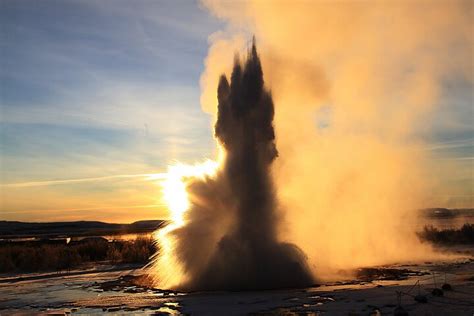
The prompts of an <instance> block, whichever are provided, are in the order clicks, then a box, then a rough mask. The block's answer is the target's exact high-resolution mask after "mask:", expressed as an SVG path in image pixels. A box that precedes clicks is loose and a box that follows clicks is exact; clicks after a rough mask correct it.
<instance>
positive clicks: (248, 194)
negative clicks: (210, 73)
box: [171, 43, 312, 290]
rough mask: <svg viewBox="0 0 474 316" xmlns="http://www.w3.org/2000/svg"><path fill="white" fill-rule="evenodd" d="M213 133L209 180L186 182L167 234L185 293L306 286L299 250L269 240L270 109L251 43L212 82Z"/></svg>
mask: <svg viewBox="0 0 474 316" xmlns="http://www.w3.org/2000/svg"><path fill="white" fill-rule="evenodd" d="M217 96H218V103H219V104H218V118H217V123H216V125H215V134H216V137H217V139H218V140H219V141H220V143H221V144H222V146H223V147H224V149H225V152H226V158H225V161H224V164H223V166H222V168H221V170H220V171H219V172H218V173H217V175H215V176H214V177H212V178H207V179H204V180H196V179H194V180H192V181H191V183H190V184H189V186H188V194H189V196H190V202H191V207H190V209H189V210H188V211H187V212H186V215H185V216H186V217H185V222H186V224H185V225H184V226H182V227H181V228H179V229H176V230H174V231H172V232H171V233H172V234H173V236H174V240H175V241H176V245H175V247H176V248H175V250H176V253H177V257H178V261H179V262H180V264H181V265H182V266H183V270H184V274H185V275H186V276H187V279H186V281H185V282H184V284H180V285H179V286H180V287H181V288H184V289H187V290H247V289H268V288H281V287H298V286H308V285H310V284H312V276H311V273H310V271H309V269H308V267H307V265H306V258H305V256H304V254H303V253H302V252H301V250H299V248H297V247H296V246H295V245H292V244H288V243H280V242H279V241H278V240H277V220H278V205H277V202H276V198H275V191H274V187H273V183H272V179H271V176H270V166H271V164H272V162H273V161H274V160H275V158H276V157H277V150H276V146H275V142H274V141H275V133H274V129H273V125H272V124H273V115H274V107H273V101H272V97H271V95H270V93H269V92H268V91H266V90H265V89H264V82H263V73H262V66H261V63H260V59H259V56H258V55H257V50H256V47H255V43H253V45H252V48H251V50H250V51H249V52H248V56H247V58H246V60H245V62H244V64H243V65H241V63H240V61H239V58H238V57H236V58H235V62H234V67H233V70H232V75H231V78H230V83H229V81H228V80H227V78H226V76H225V75H222V76H221V77H220V80H219V85H218V93H217Z"/></svg>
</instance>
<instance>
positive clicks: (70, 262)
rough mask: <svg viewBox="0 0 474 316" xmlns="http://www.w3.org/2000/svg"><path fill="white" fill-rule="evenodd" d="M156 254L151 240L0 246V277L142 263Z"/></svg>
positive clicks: (100, 240) (141, 238) (87, 240)
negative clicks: (93, 265) (94, 264)
mask: <svg viewBox="0 0 474 316" xmlns="http://www.w3.org/2000/svg"><path fill="white" fill-rule="evenodd" d="M155 251H156V248H155V244H154V241H153V239H152V238H143V237H139V238H137V239H135V240H133V241H121V240H119V241H113V242H108V241H107V240H105V239H101V238H94V239H86V240H85V241H83V242H73V243H69V244H47V243H41V242H30V243H22V244H20V243H7V244H4V245H0V273H10V272H37V271H59V270H70V269H73V268H78V267H80V266H81V265H83V264H85V263H91V262H98V261H108V262H110V263H146V262H148V259H149V258H150V256H151V255H152V254H154V253H155Z"/></svg>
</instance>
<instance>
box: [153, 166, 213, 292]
mask: <svg viewBox="0 0 474 316" xmlns="http://www.w3.org/2000/svg"><path fill="white" fill-rule="evenodd" d="M218 167H219V162H217V161H213V160H210V159H207V160H206V161H204V162H203V163H200V164H195V165H185V164H182V163H178V164H176V165H172V166H169V167H168V172H167V173H165V174H156V175H150V177H149V179H150V180H159V181H160V182H159V183H160V185H161V187H162V194H163V195H162V198H163V202H164V203H165V204H166V206H167V208H168V211H169V221H170V223H169V224H168V225H167V226H166V227H164V228H162V229H160V230H158V231H157V232H155V234H154V238H155V240H156V242H157V244H158V245H159V247H160V252H159V254H158V255H157V257H155V258H154V261H155V265H157V266H158V267H159V269H158V271H155V273H154V274H153V275H154V276H155V282H156V283H157V284H158V286H159V287H162V288H170V287H173V286H176V285H179V284H181V283H182V282H183V281H184V278H185V275H184V273H183V271H182V268H181V264H180V261H179V260H178V258H176V256H175V252H174V251H173V250H174V246H175V240H174V237H173V235H172V234H171V232H172V231H174V230H176V229H178V228H180V227H182V226H184V224H185V219H184V214H185V213H186V211H187V210H188V209H189V206H190V202H189V197H188V192H187V190H186V188H187V185H188V182H189V180H191V179H196V178H200V179H203V178H205V177H211V176H213V175H215V173H216V172H217V170H218Z"/></svg>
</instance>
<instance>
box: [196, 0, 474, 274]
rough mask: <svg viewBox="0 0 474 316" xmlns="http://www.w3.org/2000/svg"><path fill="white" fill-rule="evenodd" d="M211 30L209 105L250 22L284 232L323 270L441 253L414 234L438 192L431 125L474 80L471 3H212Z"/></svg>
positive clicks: (242, 46) (211, 109) (211, 107)
mask: <svg viewBox="0 0 474 316" xmlns="http://www.w3.org/2000/svg"><path fill="white" fill-rule="evenodd" d="M203 4H204V6H205V7H206V8H207V9H208V10H209V11H210V12H211V13H212V14H214V15H216V16H217V17H219V18H221V19H222V20H223V21H225V22H226V26H225V28H224V29H223V30H222V31H220V32H217V33H216V34H214V35H212V36H211V37H210V48H209V54H208V57H207V59H206V63H205V64H206V68H205V71H204V73H203V75H202V77H201V86H202V95H201V103H202V107H203V109H204V110H205V111H206V112H208V113H211V114H212V115H214V117H215V118H216V120H217V121H218V120H219V117H218V116H217V112H216V109H217V108H218V107H217V100H216V98H215V87H216V86H217V85H218V82H219V80H220V79H219V78H220V75H221V73H226V74H230V73H231V71H232V69H231V68H230V66H229V65H231V64H232V63H231V61H232V60H233V58H234V52H235V51H239V52H242V51H245V50H246V48H247V47H248V46H249V43H248V38H249V34H255V35H256V37H257V39H258V42H259V50H260V54H261V60H262V66H263V69H264V78H265V82H266V84H267V85H268V86H269V88H270V89H271V91H272V97H273V100H274V102H275V105H276V106H275V119H274V122H275V124H274V125H275V133H276V140H275V141H276V145H277V148H278V151H279V159H277V160H276V161H275V163H274V164H273V165H272V167H271V169H272V170H271V172H272V173H271V174H272V180H273V181H274V183H275V187H276V188H277V200H278V201H279V205H280V206H281V209H282V210H283V213H282V216H283V217H282V218H281V220H280V221H279V225H278V228H279V229H278V234H279V238H280V239H281V240H290V241H291V242H293V243H294V244H296V245H298V247H300V248H301V250H302V251H303V252H304V253H305V254H307V255H308V257H309V263H310V266H311V269H312V271H313V273H314V275H315V276H317V277H318V278H320V279H334V278H338V277H340V275H341V273H343V271H348V270H350V269H354V268H357V267H360V266H367V265H378V264H387V263H394V262H399V261H402V260H403V261H410V260H411V261H417V260H428V259H436V258H439V257H441V255H440V254H437V253H435V252H434V251H433V250H432V249H431V248H430V247H429V246H427V245H424V244H421V243H420V242H419V241H418V239H417V237H416V235H415V232H414V227H415V226H416V225H415V224H413V223H415V221H416V220H417V219H416V218H417V217H416V210H417V209H419V208H423V207H429V206H432V205H433V204H432V203H433V202H434V201H436V199H435V197H433V188H434V187H435V186H436V181H437V179H436V176H435V175H433V174H430V172H429V170H428V169H427V168H426V166H427V164H428V163H429V160H430V156H429V152H427V151H424V150H423V148H425V146H426V144H425V142H424V139H423V138H422V137H419V135H422V134H423V133H427V132H428V131H429V130H430V128H431V127H432V126H430V118H431V116H432V115H433V112H434V111H435V109H436V107H437V106H438V104H439V101H440V98H441V96H442V93H443V82H444V81H445V80H448V79H449V80H455V81H456V80H457V81H462V82H467V83H468V84H469V85H472V82H473V73H474V72H473V64H472V60H471V56H472V52H473V49H472V48H473V32H472V10H473V6H472V2H468V1H450V2H436V3H433V2H423V1H415V2H384V3H377V2H337V3H334V2H314V1H308V2H305V1H292V2H289V1H275V2H272V3H269V2H268V1H248V2H247V1H246V2H221V1H204V2H203Z"/></svg>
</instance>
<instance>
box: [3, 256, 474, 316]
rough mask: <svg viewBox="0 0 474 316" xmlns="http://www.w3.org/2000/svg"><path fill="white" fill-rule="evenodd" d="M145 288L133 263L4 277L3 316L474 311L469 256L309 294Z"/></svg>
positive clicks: (387, 270) (382, 271) (385, 270)
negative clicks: (192, 291)
mask: <svg viewBox="0 0 474 316" xmlns="http://www.w3.org/2000/svg"><path fill="white" fill-rule="evenodd" d="M147 284H148V282H147V280H146V277H145V276H144V275H143V270H141V269H140V268H138V269H137V268H134V267H130V266H128V267H127V266H125V267H107V268H104V269H95V270H90V271H71V272H70V273H67V274H57V273H53V274H43V275H34V276H32V275H29V276H16V277H12V276H10V277H8V278H1V279H0V315H15V314H16V315H31V314H45V315H47V314H49V315H51V314H54V315H68V314H88V315H90V314H102V313H104V312H108V313H113V314H121V315H123V314H144V315H182V314H192V315H397V312H402V311H406V312H408V313H409V315H473V314H474V259H473V258H472V257H471V256H466V257H464V258H461V259H456V260H451V261H444V262H426V263H422V264H404V265H393V266H385V267H372V268H365V269H359V270H358V271H357V272H356V278H354V279H352V280H347V281H344V282H336V283H330V284H323V285H320V286H317V287H313V288H305V289H287V290H277V291H256V292H199V293H178V292H173V291H163V290H159V289H154V288H151V287H148V286H147ZM445 284H448V285H449V286H448V285H445ZM443 285H444V290H443V289H442V287H443ZM449 287H450V289H449ZM435 288H437V289H440V290H442V292H440V291H439V290H435ZM398 315H402V314H401V313H400V314H398Z"/></svg>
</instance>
